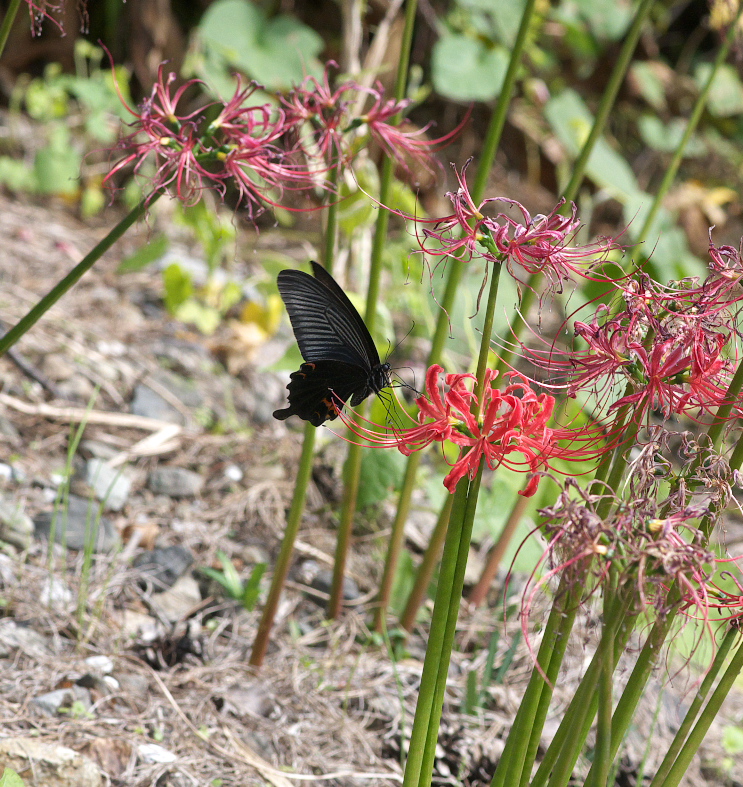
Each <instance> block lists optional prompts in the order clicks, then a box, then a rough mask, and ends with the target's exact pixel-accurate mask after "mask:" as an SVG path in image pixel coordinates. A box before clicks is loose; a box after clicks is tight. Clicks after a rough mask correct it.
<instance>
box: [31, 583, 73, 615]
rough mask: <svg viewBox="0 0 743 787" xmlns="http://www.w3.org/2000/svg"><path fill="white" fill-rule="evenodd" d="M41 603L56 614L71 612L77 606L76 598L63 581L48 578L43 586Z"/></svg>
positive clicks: (40, 596)
mask: <svg viewBox="0 0 743 787" xmlns="http://www.w3.org/2000/svg"><path fill="white" fill-rule="evenodd" d="M39 602H40V603H41V604H42V605H43V606H45V607H49V608H50V609H53V610H55V611H56V612H70V611H71V610H72V609H73V608H74V606H75V596H74V594H73V592H72V591H71V590H70V588H69V587H68V586H67V585H66V584H65V583H64V582H63V581H62V580H61V579H59V578H57V577H53V576H48V577H46V579H44V582H43V583H42V585H41V589H40V591H39Z"/></svg>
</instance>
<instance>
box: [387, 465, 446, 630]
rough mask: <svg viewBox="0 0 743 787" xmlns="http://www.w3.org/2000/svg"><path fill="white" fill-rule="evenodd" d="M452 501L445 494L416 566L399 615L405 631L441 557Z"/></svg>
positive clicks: (419, 604)
mask: <svg viewBox="0 0 743 787" xmlns="http://www.w3.org/2000/svg"><path fill="white" fill-rule="evenodd" d="M416 467H417V466H416ZM453 503H454V496H453V495H447V496H446V500H445V501H444V505H443V507H442V508H441V511H440V512H439V518H438V519H437V520H436V527H434V529H433V533H431V540H430V541H429V542H428V546H427V547H426V551H425V552H424V553H423V559H422V560H421V564H420V566H418V571H417V572H416V575H415V581H414V582H413V589H412V590H411V591H410V595H409V596H408V601H407V603H406V604H405V609H404V610H403V613H402V615H401V616H400V628H402V629H405V631H412V630H413V626H414V625H415V619H416V617H417V615H418V610H419V609H420V606H421V604H422V603H423V600H424V599H425V597H426V594H427V593H428V588H429V586H430V585H431V579H432V578H433V572H434V570H435V568H436V566H437V565H438V562H439V559H440V558H441V551H442V550H443V548H444V541H445V540H446V529H447V527H448V525H449V519H450V517H451V509H452V505H453Z"/></svg>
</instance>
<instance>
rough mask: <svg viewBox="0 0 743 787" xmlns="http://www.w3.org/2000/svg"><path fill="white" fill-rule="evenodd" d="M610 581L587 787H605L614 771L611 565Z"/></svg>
mask: <svg viewBox="0 0 743 787" xmlns="http://www.w3.org/2000/svg"><path fill="white" fill-rule="evenodd" d="M608 579H609V580H610V582H607V583H606V585H605V586H604V624H603V630H602V634H601V642H600V643H599V653H600V658H601V666H600V668H599V691H598V719H597V723H596V747H595V750H594V755H595V756H594V759H593V765H594V774H593V781H591V780H590V779H589V780H588V781H587V782H586V787H605V785H606V784H607V783H608V779H609V769H610V768H611V761H612V757H611V713H612V702H613V697H614V686H613V676H614V632H615V621H613V620H612V618H611V607H612V602H613V600H614V598H615V594H614V592H613V591H614V587H613V585H614V584H615V583H616V568H615V567H614V566H612V574H611V576H610V577H608Z"/></svg>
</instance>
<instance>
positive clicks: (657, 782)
mask: <svg viewBox="0 0 743 787" xmlns="http://www.w3.org/2000/svg"><path fill="white" fill-rule="evenodd" d="M739 633H740V632H739V631H738V630H737V629H734V628H729V629H728V630H727V632H726V633H725V637H724V638H723V640H722V642H721V643H720V647H719V648H718V649H717V653H716V654H715V660H714V662H713V663H712V666H711V667H710V669H709V671H708V672H707V674H706V675H705V676H704V680H703V681H702V683H701V685H700V686H699V688H698V689H697V692H696V694H695V695H694V699H693V700H692V703H691V705H690V706H689V709H688V710H687V711H686V715H685V716H684V720H683V721H682V722H681V726H680V727H679V728H678V732H677V733H676V735H675V736H674V738H673V742H672V743H671V746H670V748H669V749H668V751H667V752H666V756H665V757H664V758H663V762H662V763H661V764H660V766H659V767H658V770H657V771H656V772H655V777H654V778H653V781H652V782H650V787H661V785H662V784H663V783H664V782H665V779H666V776H668V774H669V773H670V771H671V768H672V767H673V763H674V761H675V760H676V757H677V756H678V753H679V752H680V751H681V749H682V747H683V746H684V744H685V743H686V738H687V736H688V734H689V730H690V729H691V725H692V724H694V720H695V719H696V718H697V714H698V713H699V711H700V709H701V707H702V703H703V702H704V700H705V698H706V697H707V694H708V693H709V690H710V689H711V688H712V684H713V683H714V682H715V681H716V680H717V676H718V675H719V674H720V670H721V669H722V668H723V666H724V664H725V659H726V658H727V655H728V653H729V651H730V648H731V646H732V644H733V642H735V640H736V639H737V638H738V636H739Z"/></svg>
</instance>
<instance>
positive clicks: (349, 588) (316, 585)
mask: <svg viewBox="0 0 743 787" xmlns="http://www.w3.org/2000/svg"><path fill="white" fill-rule="evenodd" d="M332 584H333V572H332V571H330V570H328V569H322V570H321V571H318V573H317V576H315V578H314V579H313V580H312V582H311V583H310V587H311V588H313V589H314V590H319V591H320V592H321V593H327V594H330V590H331V587H332ZM308 595H309V594H308ZM360 595H361V593H360V592H359V586H358V585H357V584H356V582H355V581H354V580H353V579H351V577H344V578H343V600H344V601H354V600H355V599H357V598H359V596H360ZM310 598H314V600H315V601H318V598H317V596H312V595H310ZM320 603H324V602H320Z"/></svg>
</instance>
